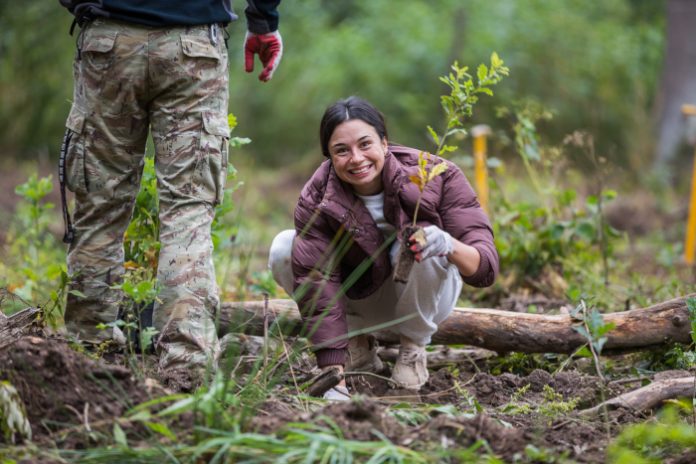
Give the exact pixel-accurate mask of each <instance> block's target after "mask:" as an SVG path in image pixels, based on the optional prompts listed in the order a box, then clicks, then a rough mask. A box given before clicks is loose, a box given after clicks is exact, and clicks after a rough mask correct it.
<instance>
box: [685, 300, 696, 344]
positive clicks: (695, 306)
mask: <svg viewBox="0 0 696 464" xmlns="http://www.w3.org/2000/svg"><path fill="white" fill-rule="evenodd" d="M686 310H687V311H688V313H689V322H690V323H691V343H692V345H694V346H696V298H693V297H692V298H687V299H686Z"/></svg>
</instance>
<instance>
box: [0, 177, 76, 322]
mask: <svg viewBox="0 0 696 464" xmlns="http://www.w3.org/2000/svg"><path fill="white" fill-rule="evenodd" d="M52 189H53V182H52V179H51V176H48V177H43V178H38V176H37V175H36V174H32V175H31V176H29V179H28V180H27V181H26V182H25V183H23V184H20V185H18V186H17V188H16V189H15V193H16V194H17V195H19V197H20V200H19V201H18V202H17V204H16V213H15V216H14V218H13V220H12V222H11V224H10V228H9V231H8V234H7V238H6V244H5V247H6V249H5V250H4V253H3V254H6V255H7V258H6V259H3V260H2V262H0V282H1V283H2V286H4V287H6V289H7V290H8V291H9V293H11V294H13V295H15V296H17V297H18V298H19V300H20V301H16V302H14V303H12V302H10V305H9V307H8V308H7V309H6V311H7V312H13V311H14V310H17V309H21V307H22V305H24V306H26V305H27V304H36V305H40V306H42V307H43V310H44V311H43V317H44V318H45V320H46V322H48V323H49V324H50V325H51V326H56V325H57V324H58V323H59V321H60V318H61V315H62V307H63V305H64V301H63V300H64V294H65V290H66V285H67V280H68V278H67V271H66V267H65V264H63V261H64V258H63V256H64V255H63V253H64V251H63V249H62V246H61V245H60V244H59V243H58V241H57V240H56V238H55V237H54V235H53V234H52V233H51V232H50V227H51V225H52V224H53V222H54V221H55V215H53V214H52V212H53V208H54V206H53V204H52V203H50V202H47V201H46V196H47V195H48V194H49V193H50V192H51V190H52Z"/></svg>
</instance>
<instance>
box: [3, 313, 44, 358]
mask: <svg viewBox="0 0 696 464" xmlns="http://www.w3.org/2000/svg"><path fill="white" fill-rule="evenodd" d="M39 311H40V309H39V308H32V307H29V308H25V309H23V310H21V311H18V312H16V313H14V314H12V315H11V316H5V315H4V314H2V313H0V315H2V316H1V317H0V350H2V349H3V348H5V347H7V346H9V345H11V344H12V343H14V342H15V341H17V340H18V339H19V338H20V337H22V336H23V335H26V334H27V333H28V332H29V329H30V328H31V327H32V326H33V325H34V323H35V322H36V316H37V314H38V313H39Z"/></svg>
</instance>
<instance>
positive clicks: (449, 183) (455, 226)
mask: <svg viewBox="0 0 696 464" xmlns="http://www.w3.org/2000/svg"><path fill="white" fill-rule="evenodd" d="M448 163H449V162H448ZM443 176H444V182H443V184H442V199H441V201H440V206H439V208H438V209H439V211H440V217H441V218H442V222H443V226H444V229H445V230H446V231H447V232H449V233H450V234H451V235H452V236H453V237H455V238H456V239H458V240H459V241H460V242H462V243H465V244H466V245H470V246H472V247H474V248H476V250H478V252H479V254H480V255H481V262H480V263H479V267H478V269H477V270H476V272H474V274H472V275H470V276H468V277H465V276H462V279H463V280H464V282H465V283H467V284H469V285H472V286H474V287H488V286H489V285H492V284H493V282H494V281H495V278H496V276H497V275H498V267H499V260H498V251H497V250H496V248H495V243H494V241H493V228H492V227H491V223H490V220H489V219H488V216H487V215H486V213H485V211H483V208H481V205H480V204H479V202H478V198H477V197H476V193H474V190H473V189H472V188H471V184H469V181H468V180H467V178H466V176H465V175H464V173H463V172H462V171H461V169H459V167H457V166H456V165H454V164H453V163H449V169H447V171H445V173H444V174H443Z"/></svg>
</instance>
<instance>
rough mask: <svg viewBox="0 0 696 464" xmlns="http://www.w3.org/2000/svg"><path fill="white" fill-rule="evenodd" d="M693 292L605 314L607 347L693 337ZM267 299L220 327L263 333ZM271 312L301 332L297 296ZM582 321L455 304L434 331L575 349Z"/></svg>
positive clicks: (507, 346) (226, 310)
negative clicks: (577, 328)
mask: <svg viewBox="0 0 696 464" xmlns="http://www.w3.org/2000/svg"><path fill="white" fill-rule="evenodd" d="M691 296H693V295H688V296H685V297H681V298H675V299H672V300H669V301H665V302H662V303H658V304H656V305H653V306H649V307H646V308H638V309H632V310H629V311H621V312H615V313H606V314H604V315H603V317H604V321H605V322H606V323H614V324H615V328H614V329H613V330H612V331H611V332H609V333H608V334H607V342H606V344H605V345H604V349H603V351H602V352H603V353H604V354H610V353H612V352H614V353H615V352H628V351H635V350H642V349H650V348H654V347H659V346H664V345H665V344H668V343H672V342H679V343H690V342H691V336H690V330H691V324H690V321H689V314H688V311H687V308H686V300H687V298H689V297H691ZM263 308H264V302H263V301H249V302H236V303H225V304H224V305H223V306H222V311H221V315H220V321H219V322H220V323H219V332H220V334H226V333H228V332H242V333H247V334H253V335H262V334H263V320H264V319H263ZM268 317H269V321H270V323H271V324H272V327H271V332H273V331H274V330H278V327H280V328H281V329H282V330H283V333H284V334H288V335H301V334H302V322H301V319H300V315H299V312H298V310H297V305H296V304H295V302H294V301H292V300H270V301H269V302H268ZM578 324H580V321H577V320H575V319H573V318H572V317H571V316H570V315H567V314H563V315H543V314H527V313H516V312H511V311H501V310H497V309H475V308H455V309H454V311H453V312H452V314H451V315H450V316H449V317H448V318H447V319H446V320H445V321H444V322H442V323H441V324H440V325H439V327H438V330H437V332H436V333H435V334H434V335H433V337H432V344H434V345H474V346H478V347H481V348H486V349H489V350H493V351H496V352H498V353H505V352H509V351H517V352H523V353H564V354H570V353H573V352H574V351H575V350H577V349H578V348H579V347H581V346H582V345H584V344H585V343H587V340H586V339H585V338H584V337H583V336H582V335H580V334H579V333H577V332H576V331H575V330H574V328H573V327H574V326H577V325H578ZM276 325H277V327H276ZM375 335H376V336H377V338H378V340H380V341H382V342H385V341H386V342H393V341H394V336H393V335H391V336H390V334H389V333H387V332H378V333H376V334H375Z"/></svg>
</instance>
